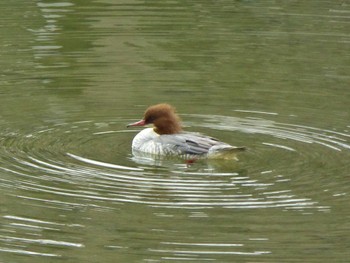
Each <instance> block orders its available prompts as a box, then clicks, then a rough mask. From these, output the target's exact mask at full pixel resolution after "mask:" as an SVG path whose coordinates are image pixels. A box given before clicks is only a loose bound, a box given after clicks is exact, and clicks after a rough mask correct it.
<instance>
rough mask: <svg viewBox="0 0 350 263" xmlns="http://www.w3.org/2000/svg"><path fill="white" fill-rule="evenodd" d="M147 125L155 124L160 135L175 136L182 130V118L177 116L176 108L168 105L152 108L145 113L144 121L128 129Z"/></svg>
mask: <svg viewBox="0 0 350 263" xmlns="http://www.w3.org/2000/svg"><path fill="white" fill-rule="evenodd" d="M147 124H153V125H154V126H155V129H154V130H155V132H156V133H158V134H174V133H179V132H181V130H182V129H181V123H180V118H179V117H178V116H177V114H176V111H175V108H174V107H173V106H171V105H169V104H166V103H162V104H157V105H153V106H150V107H149V108H148V109H147V110H146V111H145V114H144V117H143V119H142V120H140V121H138V122H135V123H131V124H129V125H128V126H127V127H130V126H144V125H147Z"/></svg>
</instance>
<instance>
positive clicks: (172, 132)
mask: <svg viewBox="0 0 350 263" xmlns="http://www.w3.org/2000/svg"><path fill="white" fill-rule="evenodd" d="M147 124H153V125H154V127H153V128H146V129H144V130H142V131H141V132H139V133H138V134H137V135H136V136H135V137H134V139H133V141H132V151H133V153H135V152H137V153H144V154H150V155H153V156H169V155H171V156H173V155H174V156H180V157H183V158H191V159H197V158H210V159H235V158H236V153H237V152H240V151H243V150H244V149H245V148H244V147H235V146H232V145H230V144H227V143H224V142H221V141H219V140H217V139H215V138H212V137H209V136H205V135H202V134H200V133H192V132H184V131H183V130H182V128H181V123H180V118H179V117H178V115H177V114H176V111H175V108H174V107H173V106H171V105H169V104H166V103H162V104H157V105H153V106H150V107H149V108H148V109H147V110H146V111H145V114H144V117H143V119H141V120H140V121H137V122H135V123H130V124H128V125H127V127H131V126H145V125H147Z"/></svg>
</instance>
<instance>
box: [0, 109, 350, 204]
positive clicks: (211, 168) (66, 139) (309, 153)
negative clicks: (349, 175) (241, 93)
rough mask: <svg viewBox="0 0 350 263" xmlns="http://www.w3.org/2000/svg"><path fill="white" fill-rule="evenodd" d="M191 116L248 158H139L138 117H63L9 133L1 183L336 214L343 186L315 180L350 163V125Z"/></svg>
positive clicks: (33, 194) (34, 196) (118, 198)
mask: <svg viewBox="0 0 350 263" xmlns="http://www.w3.org/2000/svg"><path fill="white" fill-rule="evenodd" d="M186 118H188V119H190V121H189V122H188V123H186V125H187V126H190V128H193V129H205V130H204V131H205V132H206V133H208V134H211V135H214V136H215V133H217V132H220V133H221V134H222V135H224V136H226V138H227V140H228V142H229V143H232V144H237V143H242V144H244V145H246V146H247V147H248V148H249V150H248V151H247V152H246V153H244V154H242V155H241V158H240V161H238V162H198V163H194V164H192V165H190V166H189V165H187V164H186V163H184V162H183V161H181V160H166V161H165V160H164V161H159V160H158V161H157V162H154V160H139V159H135V158H133V157H132V156H131V153H130V152H131V151H130V142H131V140H132V137H133V136H134V133H135V132H136V131H135V130H124V125H125V123H128V121H129V120H119V121H109V120H107V121H104V122H95V121H80V122H72V123H60V124H56V125H51V126H45V127H40V128H38V129H37V130H36V131H33V132H31V133H28V134H22V133H21V132H13V131H11V132H7V133H4V134H2V135H1V141H0V143H1V159H2V165H1V168H0V169H1V170H3V172H5V177H2V178H1V179H0V180H1V181H0V184H1V185H2V186H1V187H2V188H3V189H4V190H5V191H7V192H8V194H10V195H16V196H17V197H20V198H23V199H27V200H28V199H30V200H35V202H38V203H42V204H45V205H50V206H54V207H56V208H57V207H59V208H61V209H64V208H66V207H67V206H69V207H84V206H86V205H87V203H88V205H94V206H98V207H101V208H104V209H110V208H112V207H115V204H122V203H137V204H144V205H149V206H152V207H163V208H181V209H209V208H215V207H223V208H228V209H238V208H239V209H243V208H244V209H264V208H277V209H284V210H287V209H288V210H289V209H294V210H301V211H305V210H306V209H312V210H318V211H327V210H329V209H330V208H329V206H328V205H327V197H324V195H323V196H321V194H322V193H323V192H325V191H328V192H329V193H331V194H342V192H341V190H339V189H341V187H340V188H338V186H334V185H333V186H331V187H332V188H324V187H323V186H322V185H320V186H319V187H315V183H314V180H315V177H317V180H319V181H321V182H324V181H327V180H328V179H327V177H326V175H325V174H323V173H322V171H323V172H326V173H329V172H330V171H333V172H335V173H336V172H337V170H338V171H339V170H343V169H348V168H349V165H348V163H347V162H346V161H345V160H346V158H347V160H348V158H349V150H350V144H349V138H350V134H349V133H348V132H347V131H346V130H344V131H330V130H322V129H318V128H315V127H307V126H302V125H296V124H289V123H278V122H274V121H273V120H268V119H262V118H250V117H249V118H248V117H243V118H238V117H226V116H208V115H187V116H186ZM233 138H234V139H233ZM230 140H231V141H230ZM320 165H322V169H320ZM324 185H326V184H324ZM301 186H302V189H301ZM43 194H45V195H43Z"/></svg>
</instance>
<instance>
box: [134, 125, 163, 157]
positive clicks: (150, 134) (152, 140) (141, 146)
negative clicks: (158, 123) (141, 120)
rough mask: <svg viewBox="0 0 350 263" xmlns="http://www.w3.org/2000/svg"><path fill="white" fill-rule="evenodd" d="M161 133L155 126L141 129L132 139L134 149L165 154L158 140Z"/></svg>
mask: <svg viewBox="0 0 350 263" xmlns="http://www.w3.org/2000/svg"><path fill="white" fill-rule="evenodd" d="M159 136H160V135H159V134H157V133H156V132H155V131H154V130H153V128H147V129H144V130H142V131H140V132H139V133H138V134H137V135H136V136H135V137H134V139H133V141H132V150H133V151H140V152H145V153H151V154H157V155H158V154H160V155H161V154H163V148H162V145H161V144H160V143H159V142H157V141H156V139H157V138H158V137H159Z"/></svg>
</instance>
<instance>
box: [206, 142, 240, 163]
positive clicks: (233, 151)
mask: <svg viewBox="0 0 350 263" xmlns="http://www.w3.org/2000/svg"><path fill="white" fill-rule="evenodd" d="M245 150H246V148H245V147H235V146H230V145H229V146H227V145H215V146H213V147H211V148H210V149H209V152H208V158H210V159H226V160H231V159H232V160H237V154H238V153H240V152H243V151H245Z"/></svg>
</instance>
